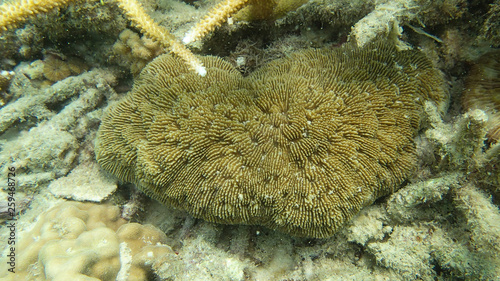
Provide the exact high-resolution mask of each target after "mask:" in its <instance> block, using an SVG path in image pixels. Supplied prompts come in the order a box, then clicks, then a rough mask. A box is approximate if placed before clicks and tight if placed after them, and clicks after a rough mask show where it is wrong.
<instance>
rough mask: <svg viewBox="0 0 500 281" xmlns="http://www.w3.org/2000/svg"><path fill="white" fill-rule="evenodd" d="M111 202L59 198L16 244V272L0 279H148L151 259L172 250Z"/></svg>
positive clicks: (156, 233) (161, 236) (158, 233)
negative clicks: (98, 202) (125, 216)
mask: <svg viewBox="0 0 500 281" xmlns="http://www.w3.org/2000/svg"><path fill="white" fill-rule="evenodd" d="M126 222H127V221H126V220H124V219H122V218H121V217H120V209H119V208H118V207H116V206H111V205H98V204H93V203H80V202H63V203H61V204H59V205H56V206H55V207H53V208H51V209H50V210H48V211H46V212H43V213H41V214H40V215H39V219H38V221H37V222H36V224H35V225H34V227H33V229H31V230H30V231H29V232H23V233H21V239H20V240H19V241H17V242H16V250H17V251H18V252H17V255H18V257H19V263H18V265H17V267H16V274H9V272H8V271H7V270H6V269H5V268H4V267H5V265H2V269H4V270H3V271H2V273H0V279H2V280H40V281H43V280H103V281H104V280H149V279H148V278H147V277H148V275H152V274H153V270H152V268H151V263H152V262H153V261H154V259H156V258H158V257H160V256H164V255H166V254H169V253H173V251H172V249H171V248H170V247H169V246H167V245H165V244H164V243H165V242H166V236H165V234H164V233H163V232H161V231H160V230H159V229H157V228H155V227H154V226H152V225H141V224H137V223H126Z"/></svg>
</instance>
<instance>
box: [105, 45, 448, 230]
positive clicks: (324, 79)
mask: <svg viewBox="0 0 500 281" xmlns="http://www.w3.org/2000/svg"><path fill="white" fill-rule="evenodd" d="M389 59H390V60H389ZM204 62H205V64H206V65H207V67H208V66H209V69H210V70H211V72H212V73H211V74H209V75H208V76H207V77H206V78H201V79H200V78H198V77H197V76H192V75H188V73H186V69H182V68H180V67H181V66H180V65H178V64H177V63H175V61H173V60H172V58H171V57H170V56H162V57H159V58H157V59H156V60H154V61H153V62H152V63H151V64H149V65H148V66H147V67H146V68H145V69H144V70H143V73H142V75H141V76H140V77H139V79H138V80H137V81H136V84H135V86H134V89H133V91H132V92H131V93H130V94H129V95H128V96H127V98H126V99H125V100H124V101H122V102H120V103H119V104H118V105H117V106H115V107H113V108H111V109H110V111H109V113H108V114H107V116H106V117H104V119H103V124H102V125H101V128H100V130H99V133H98V138H97V141H96V157H97V160H98V162H99V163H100V164H101V165H102V166H103V167H104V168H105V169H106V170H108V171H110V172H112V173H114V174H115V175H116V176H118V177H119V178H120V179H122V180H124V181H129V182H134V183H136V184H138V186H139V187H140V188H141V189H142V190H143V191H144V192H145V193H146V194H148V195H151V196H153V197H154V198H156V199H158V200H160V201H162V202H165V203H168V204H172V205H173V206H177V207H179V208H182V209H185V210H187V211H188V212H190V213H191V214H193V215H194V216H195V217H201V218H204V219H207V220H209V221H214V222H220V223H244V224H262V225H266V226H268V227H270V228H272V229H279V230H282V231H285V232H288V233H291V234H294V235H300V236H310V237H327V236H331V235H332V234H333V233H334V232H335V231H336V230H337V229H338V228H339V227H340V226H341V225H342V224H343V223H344V222H345V221H346V220H348V219H349V218H350V217H352V215H353V214H355V213H356V212H357V211H358V210H359V209H360V208H361V207H363V206H366V205H368V204H370V203H371V202H373V200H375V199H376V198H378V197H379V196H381V195H384V194H387V193H390V192H392V191H393V190H394V189H395V188H396V187H397V186H398V185H399V184H400V183H401V182H402V181H403V180H405V178H407V177H408V176H409V173H410V171H411V169H412V168H413V164H412V163H413V162H415V153H414V147H413V141H412V138H413V136H414V135H415V131H416V130H417V129H418V126H419V112H421V110H422V109H421V107H420V106H419V103H421V102H422V101H424V100H430V101H433V102H435V103H437V104H438V106H440V105H441V103H445V104H446V92H445V91H444V88H443V85H442V82H443V80H442V77H441V75H440V73H439V72H438V71H436V70H434V69H433V68H432V67H431V66H430V64H429V62H428V61H426V60H425V58H424V57H422V56H421V54H419V53H418V52H413V51H408V52H397V51H396V50H395V48H394V47H391V46H386V45H383V44H374V45H371V46H369V47H367V48H366V49H357V48H352V47H345V48H342V49H339V50H336V51H306V52H303V53H297V54H295V55H293V56H291V57H289V58H288V59H283V60H278V61H275V62H274V63H271V64H269V65H268V66H267V67H264V68H263V69H261V70H260V71H257V72H255V73H253V74H252V75H250V76H249V77H246V78H245V79H242V78H241V76H240V75H239V73H237V72H236V70H235V69H234V68H232V67H231V66H229V65H228V64H227V63H223V62H222V61H220V60H218V59H213V58H205V59H204ZM384 65H387V66H388V67H384ZM306 69H307V72H306V71H305V70H306ZM388 80H389V81H391V84H388V83H387V82H386V81H388ZM423 85H425V86H423ZM414 100H419V102H418V103H415V102H414ZM221 101H225V102H223V103H222V102H221ZM340 171H342V172H340ZM187 183H189V184H187Z"/></svg>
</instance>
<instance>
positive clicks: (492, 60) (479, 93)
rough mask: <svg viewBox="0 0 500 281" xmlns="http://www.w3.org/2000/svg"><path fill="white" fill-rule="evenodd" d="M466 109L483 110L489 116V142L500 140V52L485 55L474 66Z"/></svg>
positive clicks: (464, 99)
mask: <svg viewBox="0 0 500 281" xmlns="http://www.w3.org/2000/svg"><path fill="white" fill-rule="evenodd" d="M462 101H463V105H464V108H465V109H481V110H484V111H485V112H486V114H487V115H488V123H487V126H488V130H489V131H488V136H487V137H488V140H489V141H490V142H498V141H499V140H500V50H495V51H491V52H489V53H486V54H484V55H483V56H481V58H480V59H479V60H478V61H477V63H476V64H474V65H473V67H472V69H471V71H470V74H469V77H468V78H467V82H466V88H465V91H464V93H463V98H462Z"/></svg>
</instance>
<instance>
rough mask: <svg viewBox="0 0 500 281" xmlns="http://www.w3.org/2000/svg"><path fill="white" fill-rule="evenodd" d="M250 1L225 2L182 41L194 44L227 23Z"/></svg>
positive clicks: (214, 9) (235, 0)
mask: <svg viewBox="0 0 500 281" xmlns="http://www.w3.org/2000/svg"><path fill="white" fill-rule="evenodd" d="M248 1H249V0H224V1H222V2H221V3H219V4H218V5H217V6H215V8H213V9H212V10H211V11H210V12H209V13H208V15H206V16H205V17H204V18H203V20H201V21H200V22H199V23H198V24H197V25H195V26H194V27H193V28H192V29H191V30H190V31H189V32H188V33H186V35H185V36H184V38H183V39H182V42H183V43H184V44H189V43H191V42H194V41H196V40H198V39H200V38H201V37H203V36H204V35H206V34H207V33H209V32H211V31H212V30H214V29H215V28H216V27H218V26H220V25H221V24H223V23H225V22H226V21H227V19H228V18H229V17H231V16H232V15H233V14H235V13H236V12H238V11H239V10H240V9H241V8H243V7H244V6H245V5H246V4H247V3H248Z"/></svg>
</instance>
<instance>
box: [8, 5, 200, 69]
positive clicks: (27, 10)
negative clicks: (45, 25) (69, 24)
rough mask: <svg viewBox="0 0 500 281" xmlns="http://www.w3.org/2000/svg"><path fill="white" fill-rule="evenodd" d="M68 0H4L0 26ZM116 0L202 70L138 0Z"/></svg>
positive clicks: (148, 31) (135, 20)
mask: <svg viewBox="0 0 500 281" xmlns="http://www.w3.org/2000/svg"><path fill="white" fill-rule="evenodd" d="M70 2H71V1H69V0H47V1H35V0H30V1H22V2H19V3H4V4H2V5H1V6H0V19H1V21H0V30H3V31H5V30H7V29H8V28H12V27H14V26H16V25H19V24H20V23H22V22H24V21H25V20H26V19H28V18H30V17H33V16H35V15H38V14H41V13H44V12H47V11H50V10H53V9H56V8H60V7H63V6H66V5H67V4H68V3H70ZM116 2H117V5H118V6H119V7H120V8H121V9H122V10H123V12H124V14H125V15H126V16H127V17H128V18H129V19H130V21H131V22H132V23H133V25H134V26H135V27H136V28H138V29H140V30H141V31H142V32H143V33H144V34H146V35H147V36H149V37H150V38H152V39H154V40H156V41H158V43H159V44H161V45H162V47H164V48H167V49H170V50H171V51H172V52H173V53H174V54H176V55H177V56H179V57H180V58H181V59H183V60H184V62H185V63H186V64H188V65H189V66H190V68H191V70H193V71H195V72H196V73H198V74H199V75H201V76H204V75H205V74H206V71H205V68H204V67H203V65H202V64H201V63H200V61H199V59H197V58H196V57H195V56H194V55H193V53H191V51H189V50H188V49H187V48H186V47H184V45H182V44H181V43H180V42H179V41H178V40H177V39H176V38H175V37H174V36H173V35H172V34H170V32H168V30H167V29H166V28H165V27H163V26H160V25H158V24H156V23H155V22H154V21H153V19H152V18H151V17H150V16H149V15H148V14H147V13H146V11H145V10H144V8H143V7H142V5H141V4H140V3H139V2H137V1H135V0H118V1H116Z"/></svg>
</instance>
